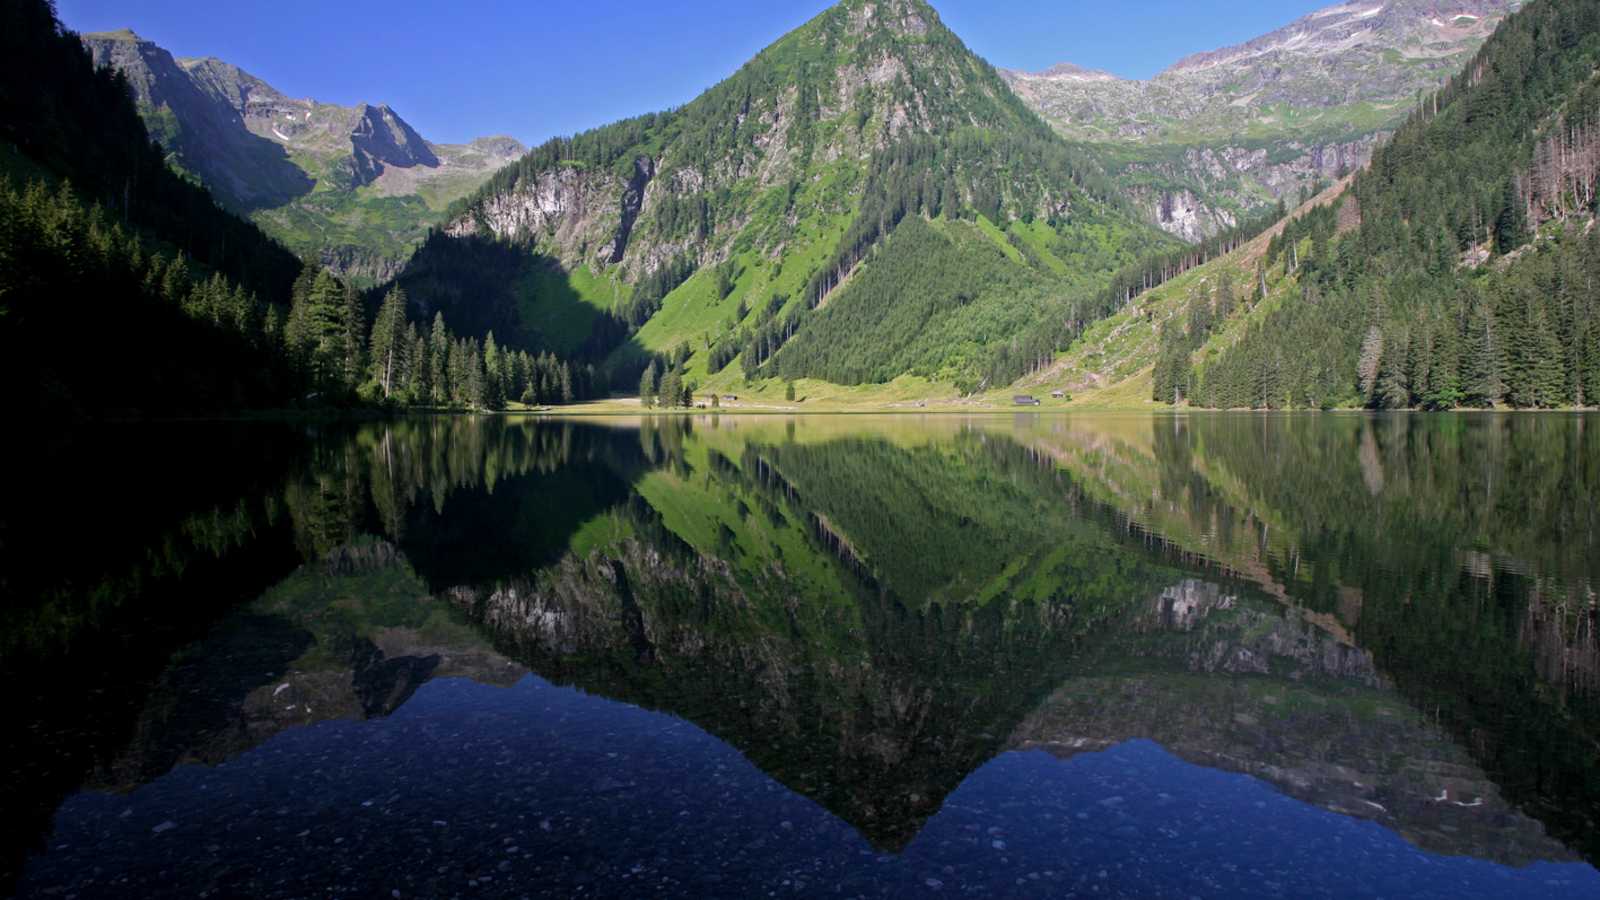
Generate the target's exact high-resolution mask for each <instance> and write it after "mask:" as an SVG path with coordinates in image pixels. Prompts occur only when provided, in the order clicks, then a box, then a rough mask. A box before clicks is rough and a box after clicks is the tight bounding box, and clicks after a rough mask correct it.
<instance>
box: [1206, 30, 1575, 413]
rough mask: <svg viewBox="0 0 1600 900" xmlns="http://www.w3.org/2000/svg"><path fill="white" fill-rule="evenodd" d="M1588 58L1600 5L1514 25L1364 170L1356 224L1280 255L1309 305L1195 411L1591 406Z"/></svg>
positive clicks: (1220, 363)
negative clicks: (1584, 168) (1584, 171)
mask: <svg viewBox="0 0 1600 900" xmlns="http://www.w3.org/2000/svg"><path fill="white" fill-rule="evenodd" d="M1597 63H1600V4H1595V3H1593V2H1592V0H1540V2H1538V3H1532V4H1529V5H1527V6H1526V7H1524V8H1523V9H1522V10H1521V11H1519V12H1518V13H1516V14H1514V15H1513V16H1511V17H1510V18H1508V19H1507V20H1506V22H1505V23H1504V24H1502V25H1501V26H1500V28H1499V29H1498V30H1497V31H1496V32H1495V34H1494V36H1493V37H1492V38H1491V39H1490V40H1489V41H1488V42H1487V43H1486V44H1485V45H1484V47H1483V48H1482V50H1481V51H1480V52H1479V53H1478V55H1477V57H1476V58H1475V59H1474V60H1473V61H1472V63H1471V64H1470V65H1469V66H1468V67H1467V69H1466V71H1464V72H1463V73H1462V74H1460V75H1458V76H1457V77H1456V78H1454V79H1452V80H1451V81H1450V83H1449V84H1447V85H1446V86H1445V87H1444V88H1443V89H1442V90H1441V91H1440V92H1439V93H1438V94H1437V95H1436V96H1433V97H1429V98H1427V99H1426V100H1424V101H1423V103H1422V104H1421V105H1420V107H1419V109H1418V110H1417V111H1416V112H1415V113H1414V114H1413V116H1412V117H1411V119H1410V120H1409V121H1408V122H1407V124H1406V125H1405V126H1404V127H1402V128H1401V129H1400V130H1399V132H1398V133H1397V134H1396V135H1395V137H1394V139H1393V140H1392V141H1390V142H1389V143H1388V144H1387V145H1385V146H1384V147H1383V148H1381V149H1380V150H1379V151H1378V153H1377V154H1376V155H1375V157H1374V160H1373V164H1372V168H1371V169H1370V170H1369V171H1368V172H1366V173H1363V174H1362V175H1361V176H1359V177H1358V178H1357V179H1356V181H1355V182H1354V184H1353V186H1352V189H1351V198H1352V199H1353V201H1354V203H1355V206H1354V207H1353V209H1354V210H1359V214H1360V225H1359V228H1356V229H1355V230H1353V231H1351V232H1350V233H1348V234H1345V235H1343V236H1339V237H1334V235H1333V233H1332V232H1333V231H1334V229H1333V228H1331V227H1330V226H1328V225H1327V224H1326V223H1324V224H1323V225H1322V226H1320V229H1318V230H1313V231H1311V232H1309V233H1300V234H1295V235H1291V236H1290V237H1289V238H1287V239H1285V240H1284V241H1281V242H1279V243H1278V244H1276V245H1275V247H1274V257H1273V259H1272V260H1271V264H1272V265H1273V266H1276V267H1279V275H1280V276H1281V277H1282V278H1287V277H1288V276H1290V275H1294V276H1296V278H1295V281H1294V290H1295V291H1296V293H1298V297H1293V298H1291V300H1290V302H1287V303H1285V304H1284V305H1283V307H1282V309H1281V310H1279V311H1277V312H1276V313H1274V314H1273V315H1271V316H1269V317H1267V318H1266V319H1265V320H1264V321H1262V322H1260V323H1257V324H1255V325H1253V326H1252V328H1251V329H1250V331H1249V332H1247V333H1246V334H1245V335H1244V337H1243V338H1242V339H1241V340H1240V341H1239V342H1237V344H1235V345H1234V346H1232V347H1230V348H1226V349H1225V350H1224V351H1223V353H1222V355H1221V357H1220V358H1219V359H1218V360H1217V361H1215V362H1212V363H1210V364H1208V365H1205V366H1204V367H1203V369H1202V371H1201V372H1199V373H1198V380H1197V383H1195V384H1194V385H1193V386H1192V395H1191V400H1192V402H1196V403H1199V404H1202V405H1206V406H1218V407H1257V408H1277V407H1285V406H1296V407H1300V406H1306V407H1319V406H1369V407H1378V408H1401V407H1423V408H1429V409H1448V408H1454V407H1460V406H1489V405H1493V404H1505V405H1510V406H1516V407H1520V408H1549V407H1556V406H1569V405H1594V404H1595V403H1596V402H1597V398H1600V390H1597V388H1600V385H1597V383H1596V380H1595V379H1596V374H1595V373H1596V368H1597V363H1596V362H1595V361H1594V360H1595V358H1596V356H1597V354H1600V350H1597V349H1596V346H1595V345H1596V342H1597V341H1600V282H1597V281H1596V272H1597V269H1596V266H1597V264H1600V252H1597V246H1596V244H1595V241H1594V239H1593V237H1592V236H1585V235H1584V234H1583V231H1584V229H1586V228H1589V227H1592V226H1589V225H1588V224H1587V223H1588V222H1589V221H1592V220H1591V219H1590V217H1591V216H1592V215H1593V213H1594V211H1595V200H1594V192H1593V189H1592V185H1593V175H1592V173H1591V174H1588V175H1584V176H1581V177H1580V176H1579V175H1577V174H1576V171H1577V170H1576V168H1575V167H1577V166H1581V165H1582V163H1583V160H1584V159H1586V158H1587V156H1586V154H1588V153H1590V152H1591V142H1590V138H1589V137H1588V136H1587V135H1588V134H1589V130H1588V129H1590V128H1591V123H1592V122H1593V121H1594V119H1595V118H1596V116H1597V115H1600V102H1597V101H1600V92H1597V90H1596V88H1595V87H1594V80H1593V73H1594V71H1595V68H1596V65H1597ZM1536 149H1537V151H1538V152H1537V153H1536ZM1347 202H1349V201H1347ZM1554 216H1562V217H1565V224H1561V223H1557V224H1545V227H1544V228H1543V229H1540V227H1539V226H1540V225H1541V224H1544V223H1547V222H1548V220H1549V219H1550V218H1551V217H1554ZM1308 241H1309V246H1306V245H1307V242H1308ZM1530 241H1532V246H1531V247H1530V246H1529V243H1530ZM1479 263H1484V265H1480V266H1479V267H1478V268H1477V269H1476V270H1471V269H1468V268H1466V267H1467V266H1471V265H1476V264H1479Z"/></svg>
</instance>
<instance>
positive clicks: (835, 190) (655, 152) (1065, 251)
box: [400, 0, 1166, 387]
mask: <svg viewBox="0 0 1600 900" xmlns="http://www.w3.org/2000/svg"><path fill="white" fill-rule="evenodd" d="M917 218H921V219H942V220H944V221H945V223H946V224H943V225H937V226H935V230H936V231H939V232H941V233H942V235H943V236H944V237H945V238H946V239H947V240H954V241H956V242H957V245H958V246H960V247H962V248H963V249H962V250H961V252H962V253H963V254H965V255H970V256H971V258H974V259H976V258H978V257H980V256H986V257H988V259H987V260H986V262H985V265H986V266H988V268H989V271H991V272H992V273H993V274H994V275H995V276H996V277H995V278H994V279H987V280H985V283H984V284H981V285H977V286H976V287H975V289H974V290H972V291H970V292H968V293H969V294H970V295H964V296H962V297H961V298H959V302H957V298H954V297H949V298H945V299H942V300H934V301H933V302H931V303H924V301H923V298H920V297H915V296H913V294H914V293H915V292H914V291H913V290H911V289H910V288H909V287H908V288H906V289H902V290H898V291H896V290H888V291H883V290H881V285H880V287H879V288H872V287H870V285H871V284H872V283H873V280H872V279H871V278H869V277H868V276H867V274H866V273H868V272H870V271H871V270H872V269H873V268H874V267H876V266H879V265H882V266H884V267H893V266H897V265H901V264H903V263H901V262H897V261H896V256H897V254H898V253H900V252H904V251H908V250H909V251H911V257H912V259H911V261H912V262H913V263H915V262H917V261H919V260H920V261H925V260H923V257H922V256H921V253H922V252H923V249H922V248H923V247H924V245H923V244H922V243H921V242H919V241H918V240H917V239H915V238H908V239H907V240H905V241H899V240H892V241H889V242H887V243H885V241H884V239H885V238H886V237H888V236H890V235H892V234H894V233H895V231H896V229H897V228H898V227H901V223H902V222H903V221H906V220H908V219H917ZM484 241H492V242H495V243H497V244H499V245H502V246H511V247H515V248H517V250H518V251H519V252H518V253H517V254H512V255H509V256H508V257H507V258H506V259H505V261H504V262H505V265H504V267H503V268H502V269H501V270H499V271H498V272H496V273H493V274H492V275H487V274H486V275H485V276H484V279H483V280H484V281H485V282H486V284H485V286H486V287H489V286H490V285H489V284H488V283H489V282H494V283H498V284H499V285H500V287H499V289H498V290H490V291H489V292H488V293H482V292H473V293H472V294H471V295H470V296H462V295H461V293H460V292H454V291H450V290H438V289H434V290H430V289H429V285H428V282H429V281H430V280H431V281H432V282H434V283H435V284H437V283H438V282H439V279H437V278H433V279H429V278H428V277H426V275H427V273H436V272H440V271H447V270H450V269H452V268H459V266H458V265H457V264H456V263H453V262H452V259H454V258H459V257H460V256H461V255H463V254H466V253H481V252H482V251H481V250H473V249H472V247H473V246H474V242H479V243H481V242H484ZM1165 245H1166V241H1165V239H1163V238H1162V237H1161V236H1160V235H1159V233H1157V232H1156V231H1155V230H1154V229H1151V228H1149V227H1146V226H1143V225H1141V224H1139V223H1138V222H1137V221H1136V220H1135V215H1134V213H1133V211H1132V210H1131V209H1128V208H1125V207H1124V206H1123V205H1122V203H1121V201H1120V199H1119V198H1118V197H1117V196H1116V195H1115V192H1114V191H1113V190H1112V189H1111V187H1110V185H1109V183H1108V182H1107V181H1106V180H1105V179H1104V178H1103V177H1102V174H1101V173H1100V171H1099V170H1098V167H1097V166H1096V165H1095V164H1094V163H1093V162H1092V161H1090V160H1089V159H1088V158H1086V157H1085V156H1083V155H1082V154H1080V153H1077V152H1076V151H1074V150H1073V149H1072V148H1071V147H1069V146H1068V145H1067V144H1066V143H1065V142H1064V141H1062V140H1061V139H1060V138H1059V137H1057V136H1056V135H1055V134H1053V133H1052V132H1051V131H1050V129H1049V128H1048V127H1047V126H1046V125H1044V123H1043V122H1042V121H1040V120H1039V119H1038V118H1037V117H1036V116H1035V115H1034V114H1033V113H1032V112H1031V111H1030V110H1029V109H1028V108H1027V107H1026V106H1024V105H1023V104H1022V103H1021V102H1020V101H1019V100H1018V99H1017V98H1016V96H1015V95H1014V94H1013V93H1012V92H1011V91H1010V90H1009V89H1008V88H1007V87H1006V85H1005V83H1004V81H1003V80H1002V79H1001V78H1000V77H999V75H998V74H997V73H996V72H995V70H994V69H993V68H992V67H990V66H989V65H988V64H987V63H985V62H983V61H982V60H981V59H979V58H977V57H976V56H974V55H973V54H972V53H971V52H970V51H968V50H967V49H966V47H965V46H964V45H963V44H962V43H961V42H960V40H959V39H958V38H957V37H956V36H955V35H954V34H952V33H951V32H950V31H949V30H948V29H947V28H946V27H945V26H944V25H943V23H942V22H941V21H940V20H939V17H938V15H937V13H935V12H934V11H933V9H932V8H931V7H929V6H928V5H927V4H925V3H923V2H921V0H848V2H845V3H841V4H839V5H837V6H835V7H833V8H831V9H829V10H827V11H825V12H823V13H822V14H821V15H819V16H818V17H817V18H816V19H814V20H812V21H811V22H809V23H807V24H806V25H804V26H802V27H801V28H799V29H797V30H796V31H794V32H792V33H791V34H789V35H786V36H785V37H783V38H782V39H781V40H779V41H778V42H777V43H775V44H773V45H772V46H771V47H769V48H768V49H766V50H764V51H762V52H761V53H760V54H759V55H757V56H756V58H755V59H753V60H752V61H751V62H749V63H748V64H746V65H745V66H744V67H743V68H742V69H740V70H739V71H738V72H737V73H735V74H734V75H733V76H732V77H730V78H729V79H728V80H726V81H724V82H722V83H721V84H719V85H717V86H716V87H714V88H712V89H710V90H709V91H707V92H706V93H705V94H703V95H701V96H700V97H698V98H696V99H695V100H694V101H692V102H690V103H689V104H687V105H686V106H684V107H681V108H679V109H676V110H671V111H668V112H665V113H660V114H654V115H648V116H643V117H640V118H637V119H632V120H629V121H626V122H620V123H617V124H615V125H611V126H607V127H605V128H601V129H598V130H596V131H592V132H588V133H585V134H581V135H578V136H577V137H575V138H572V139H569V140H559V141H554V142H551V143H550V144H547V145H545V146H543V147H540V148H538V149H536V150H535V151H533V152H532V153H530V154H529V155H528V156H526V157H525V158H523V159H522V160H521V161H520V162H518V163H517V164H516V165H514V166H511V167H508V168H507V169H505V170H503V171H502V172H500V173H499V174H498V175H496V176H495V177H494V178H493V179H492V180H491V181H490V182H489V183H488V184H487V185H486V186H485V187H484V188H483V189H482V190H481V191H480V192H478V193H477V194H476V195H474V196H473V197H472V198H471V199H470V200H468V201H467V202H466V203H464V204H462V205H461V207H460V208H459V212H458V214H457V215H455V216H454V217H453V218H452V220H451V221H450V223H449V224H448V226H447V227H446V228H445V229H444V234H443V235H442V236H440V237H439V238H438V239H436V240H434V241H432V242H430V244H429V245H428V246H427V247H425V248H424V250H423V251H422V252H421V253H419V254H418V256H417V257H416V258H415V259H414V260H413V262H412V267H411V271H409V272H408V273H407V274H406V275H404V276H402V278H401V279H400V280H401V283H402V284H404V285H406V287H407V290H408V292H409V294H410V295H411V297H412V300H413V303H415V304H417V305H418V306H419V307H420V308H421V312H422V313H423V314H424V315H428V314H431V313H433V312H436V311H442V312H443V313H444V314H445V316H446V318H447V319H448V320H449V321H451V322H452V323H454V322H457V321H464V320H468V319H471V320H473V321H474V322H477V323H479V324H480V325H481V326H482V327H484V328H488V327H490V326H492V327H493V328H494V330H495V332H496V334H497V335H501V336H504V335H508V334H511V335H517V336H519V337H520V339H522V340H523V341H526V342H532V343H536V344H541V345H542V346H549V347H552V348H556V349H560V344H561V342H562V341H565V342H567V343H568V344H569V347H568V349H571V347H570V345H571V344H572V343H577V344H587V345H588V346H589V348H590V351H591V352H598V351H599V350H600V349H601V348H605V347H615V348H616V349H615V350H613V351H612V352H611V354H610V363H611V366H612V369H613V371H614V373H615V374H616V381H615V382H614V383H616V384H618V385H619V386H621V385H628V386H629V387H631V386H632V384H636V383H637V373H638V371H639V370H641V369H643V368H644V366H645V363H646V361H647V360H648V359H649V358H650V357H651V356H652V355H661V356H672V357H674V358H675V359H676V361H677V362H678V364H679V367H680V368H681V369H682V370H683V374H684V375H685V376H686V377H688V378H689V379H690V380H694V381H698V382H701V383H702V384H705V383H709V384H711V385H717V386H722V385H727V386H731V385H735V384H738V383H740V382H741V381H742V380H744V379H745V378H746V377H750V378H761V377H767V376H769V375H774V374H779V373H782V374H784V375H785V376H794V375H806V376H815V377H823V378H830V379H835V380H845V381H849V380H862V379H868V380H874V381H881V380H888V379H891V378H893V377H897V376H900V375H905V374H910V373H913V372H916V373H923V374H927V375H931V376H935V377H939V378H942V379H948V380H951V381H970V380H973V375H974V374H975V372H976V371H977V367H976V366H975V365H968V364H965V363H963V362H962V361H961V360H960V359H959V358H953V357H951V356H950V355H949V354H944V353H942V352H938V351H936V350H934V349H927V350H918V351H912V352H906V353H902V354H898V355H897V358H896V361H895V362H894V363H892V364H889V365H872V366H863V365H860V363H861V361H860V360H852V361H851V362H850V363H849V365H847V366H839V365H834V364H832V363H829V362H826V361H821V360H819V359H818V358H817V357H816V356H815V355H814V354H811V353H808V352H804V351H803V350H802V349H797V350H796V351H794V353H793V354H792V355H793V356H794V359H793V360H790V359H788V358H787V357H786V356H785V355H784V354H785V352H786V351H784V350H783V349H782V348H783V346H784V344H786V343H787V342H788V340H789V339H790V338H791V337H796V336H797V335H798V336H800V337H799V340H800V341H801V342H802V343H798V344H796V347H797V348H803V347H804V346H805V345H806V343H815V342H823V343H827V342H830V341H831V340H832V339H831V337H830V335H832V334H833V333H834V331H835V329H836V328H838V327H839V324H844V319H842V318H840V317H842V316H844V314H843V313H838V314H833V313H830V312H829V310H831V309H834V308H835V307H837V308H839V309H841V310H842V309H849V308H855V307H857V306H858V305H859V306H861V307H883V309H881V310H878V311H876V312H873V313H872V314H870V315H868V316H866V318H865V319H862V318H855V319H851V320H850V321H853V322H858V323H859V322H861V321H866V320H869V319H870V320H872V321H873V322H874V323H875V324H874V325H873V326H872V330H870V331H867V332H858V333H856V334H854V335H852V336H853V337H854V338H855V339H857V340H859V341H861V342H863V343H862V346H864V347H865V346H867V345H869V344H870V343H871V342H873V341H876V340H897V339H898V336H899V335H898V334H897V332H898V330H899V329H903V328H906V327H910V326H909V325H908V322H910V320H912V319H916V320H918V323H919V324H920V326H923V327H938V328H945V329H952V330H953V331H955V332H958V334H957V336H958V337H959V338H960V339H962V340H970V341H973V342H976V343H981V344H988V343H992V342H996V341H1004V340H1006V339H1007V338H1009V337H1010V336H1011V334H1012V333H1014V331H1015V329H1016V328H1017V327H1018V326H1019V323H1020V322H1021V321H1022V320H1023V319H1024V318H1025V315H1024V314H1023V313H1024V312H1025V307H1024V306H1022V305H1020V304H1018V303H1016V301H1015V296H1016V294H1017V290H1018V287H1019V286H1021V287H1022V289H1023V290H1025V291H1029V292H1035V293H1039V294H1044V293H1048V292H1062V291H1070V290H1073V289H1074V288H1076V287H1077V286H1079V285H1088V284H1092V283H1094V282H1096V281H1097V280H1099V279H1103V278H1105V277H1107V276H1108V275H1109V273H1110V272H1111V271H1112V270H1114V269H1115V268H1116V267H1118V266H1119V265H1122V264H1124V263H1126V262H1128V261H1130V260H1132V259H1134V258H1135V257H1137V256H1138V255H1139V254H1140V253H1141V251H1144V250H1148V249H1154V248H1157V247H1161V246H1165ZM990 281H993V283H992V284H991V283H989V282H990ZM1002 285H1004V287H1002ZM563 296H564V297H566V298H569V299H570V300H572V301H575V302H576V303H578V304H582V305H586V306H588V307H590V308H591V310H592V311H588V312H586V311H582V310H579V311H577V312H574V311H573V307H572V304H571V303H570V302H563V301H562V299H561V298H562V297H563ZM903 303H916V304H921V305H922V307H923V308H922V311H921V312H919V313H917V314H915V315H909V314H906V315H902V314H898V313H896V312H894V311H893V310H894V308H897V307H898V306H899V305H900V304H903ZM469 305H470V306H471V307H473V308H468V306H469ZM485 308H487V309H491V310H494V313H493V314H492V315H488V316H485V315H484V313H483V309H485ZM819 309H820V310H821V312H818V311H817V310H819ZM598 313H604V314H603V315H599V314H598ZM952 316H955V318H956V320H957V321H956V322H954V323H952V321H951V320H952ZM584 318H587V319H589V320H590V321H591V330H590V333H589V334H588V335H584V336H580V335H579V334H578V333H577V331H578V329H575V328H574V322H575V321H580V320H582V319H584ZM962 320H964V321H965V324H962ZM836 322H837V323H838V324H836ZM980 324H981V325H982V328H981V329H980V327H979V326H980ZM736 359H738V360H741V362H740V364H738V365H734V364H733V362H734V360H736Z"/></svg>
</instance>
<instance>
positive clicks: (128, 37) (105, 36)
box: [83, 28, 147, 44]
mask: <svg viewBox="0 0 1600 900" xmlns="http://www.w3.org/2000/svg"><path fill="white" fill-rule="evenodd" d="M83 39H84V40H86V41H125V42H127V43H131V44H143V43H147V42H146V41H145V39H144V38H142V37H139V35H137V34H135V33H134V31H133V29H132V28H120V29H118V30H116V31H96V32H92V33H90V34H86V35H84V36H83Z"/></svg>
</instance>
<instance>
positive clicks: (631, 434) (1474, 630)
mask: <svg viewBox="0 0 1600 900" xmlns="http://www.w3.org/2000/svg"><path fill="white" fill-rule="evenodd" d="M13 443H14V444H15V445H17V446H20V447H21V448H22V449H20V450H18V449H15V448H14V449H13V451H12V452H13V453H14V454H16V455H17V459H16V461H15V462H14V463H13V466H12V468H11V473H12V474H11V477H10V484H9V486H8V488H7V492H6V494H7V496H6V500H5V503H4V505H3V507H0V591H3V593H4V595H5V596H6V601H5V603H4V606H3V616H4V619H3V628H0V676H3V679H4V680H3V684H4V685H5V696H6V707H7V710H8V715H9V718H8V719H7V720H6V724H5V725H4V726H3V730H0V733H3V734H4V740H3V744H0V750H3V754H0V759H3V760H4V762H3V765H0V778H3V785H4V787H3V788H0V840H3V842H4V846H5V850H6V852H5V854H4V857H3V862H0V894H15V895H17V896H21V897H50V898H100V897H113V898H154V897H230V898H231V897H266V898H276V897H352V898H358V897H441V898H444V897H462V898H470V897H509V898H516V897H562V898H567V897H693V898H703V897H913V896H915V897H921V896H928V897H942V896H951V897H956V896H963V897H964V896H995V897H1010V896H1017V897H1074V896H1084V897H1089V896H1092V897H1140V898H1144V897H1151V898H1166V897H1174V898H1190V897H1207V898H1209V897H1230V898H1231V897H1439V898H1463V897H1530V898H1540V900H1551V898H1563V897H1587V898H1593V897H1600V871H1597V869H1596V865H1597V864H1600V822H1597V818H1600V638H1597V628H1600V618H1597V611H1596V607H1597V591H1600V509H1597V507H1600V416H1596V415H1580V414H1572V415H1560V414H1551V415H1497V414H1474V415H1434V416H1425V415H1394V416H1373V415H1359V414H1348V415H1345V414H1320V415H1316V414H1307V415H1287V414H1286V415H1230V414H1205V415H1198V414H1196V415H1183V414H1169V415H1140V414H1126V415H1114V414H1085V415H1076V414H1064V415H1051V414H1031V413H1028V414H1021V413H1019V414H1002V415H986V416H976V415H975V416H959V415H929V416H905V415H902V416H882V417H877V416H810V417H806V416H800V417H785V416H766V417H755V416H752V417H733V416H722V417H715V416H696V417H659V418H643V419H640V418H632V419H628V418H595V419H560V418H536V417H528V418H518V417H486V418H471V417H419V418H410V419H401V420H398V421H393V422H386V423H372V424H363V425H325V424H319V425H307V424H296V425H291V424H265V423H263V424H184V425H160V426H157V425H147V426H133V425H129V426H102V427H97V428H95V429H93V430H92V431H82V432H77V433H72V434H66V435H46V436H41V435H37V434H36V435H32V436H28V435H27V434H26V432H24V433H23V434H21V435H16V434H14V437H13Z"/></svg>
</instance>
